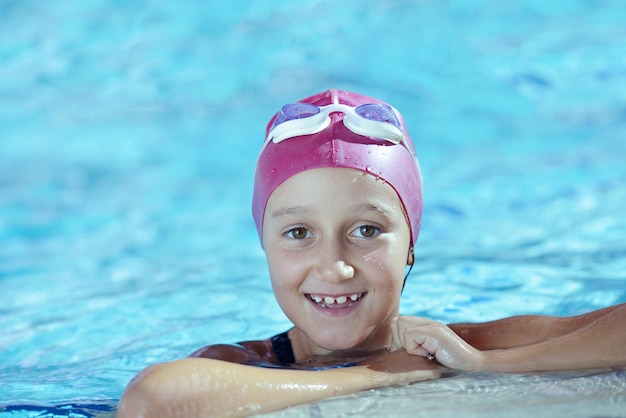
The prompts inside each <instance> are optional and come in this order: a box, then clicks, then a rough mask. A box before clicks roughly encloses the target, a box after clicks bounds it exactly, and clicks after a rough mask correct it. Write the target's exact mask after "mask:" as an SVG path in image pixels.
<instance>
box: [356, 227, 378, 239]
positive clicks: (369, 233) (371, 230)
mask: <svg viewBox="0 0 626 418" xmlns="http://www.w3.org/2000/svg"><path fill="white" fill-rule="evenodd" d="M381 232H382V230H381V229H380V228H379V227H377V226H374V225H361V226H359V227H358V228H357V229H355V230H354V232H353V234H354V235H356V236H358V237H363V238H373V237H375V236H376V235H378V234H380V233H381Z"/></svg>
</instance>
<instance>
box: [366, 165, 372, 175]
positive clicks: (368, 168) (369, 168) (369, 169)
mask: <svg viewBox="0 0 626 418" xmlns="http://www.w3.org/2000/svg"><path fill="white" fill-rule="evenodd" d="M365 171H367V172H368V173H371V172H372V166H369V165H366V166H365Z"/></svg>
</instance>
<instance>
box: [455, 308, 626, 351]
mask: <svg viewBox="0 0 626 418" xmlns="http://www.w3.org/2000/svg"><path fill="white" fill-rule="evenodd" d="M616 309H623V305H615V306H611V307H608V308H605V309H600V310H597V311H593V312H589V313H586V314H584V315H578V316H570V317H554V316H543V315H522V316H512V317H509V318H504V319H499V320H497V321H491V322H483V323H478V324H472V323H462V324H450V325H448V326H449V327H450V328H451V329H452V330H453V331H454V332H455V333H456V334H458V335H459V336H460V337H461V338H463V340H465V341H466V342H467V343H468V344H470V345H471V346H473V347H474V348H477V349H479V350H493V349H499V348H510V347H519V346H520V345H528V344H533V343H538V342H541V341H545V340H548V339H552V338H555V337H560V336H563V335H566V334H569V333H571V332H574V331H576V330H578V329H580V328H582V327H584V326H586V325H588V324H591V323H593V322H594V321H597V320H598V319H600V318H602V317H603V316H605V315H606V314H608V313H610V312H612V311H613V310H616Z"/></svg>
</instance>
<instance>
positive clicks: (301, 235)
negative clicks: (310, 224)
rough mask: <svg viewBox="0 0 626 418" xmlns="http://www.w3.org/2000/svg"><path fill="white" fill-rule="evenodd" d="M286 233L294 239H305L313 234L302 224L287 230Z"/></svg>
mask: <svg viewBox="0 0 626 418" xmlns="http://www.w3.org/2000/svg"><path fill="white" fill-rule="evenodd" d="M285 235H286V236H287V237H289V238H293V239H305V238H309V237H310V236H311V232H310V231H309V230H308V229H306V228H304V227H302V226H297V227H295V228H291V229H290V230H289V231H287V232H285Z"/></svg>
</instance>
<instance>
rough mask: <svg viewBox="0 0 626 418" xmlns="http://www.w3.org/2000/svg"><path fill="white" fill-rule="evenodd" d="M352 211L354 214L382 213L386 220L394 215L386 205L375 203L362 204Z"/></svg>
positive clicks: (352, 208)
mask: <svg viewBox="0 0 626 418" xmlns="http://www.w3.org/2000/svg"><path fill="white" fill-rule="evenodd" d="M350 210H351V211H354V212H377V213H380V214H381V215H382V216H384V217H385V218H389V217H390V216H391V214H392V211H391V210H390V209H388V208H387V207H386V206H384V205H380V204H374V203H360V204H356V205H354V206H352V207H351V208H350Z"/></svg>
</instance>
